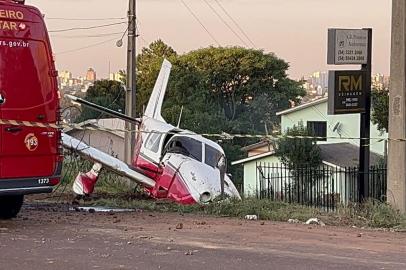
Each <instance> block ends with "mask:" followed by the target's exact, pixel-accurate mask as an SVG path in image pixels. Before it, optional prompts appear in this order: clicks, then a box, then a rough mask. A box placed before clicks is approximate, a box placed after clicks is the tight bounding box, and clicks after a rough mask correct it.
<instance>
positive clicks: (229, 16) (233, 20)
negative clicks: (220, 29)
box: [214, 0, 257, 48]
mask: <svg viewBox="0 0 406 270" xmlns="http://www.w3.org/2000/svg"><path fill="white" fill-rule="evenodd" d="M214 1H216V3H217V5H218V6H219V7H220V8H221V9H222V10H223V12H224V13H225V14H226V15H227V17H228V18H230V20H231V21H232V22H233V23H234V25H235V26H236V27H237V28H238V29H239V30H240V31H241V33H242V34H243V35H244V37H245V38H246V39H247V40H248V41H249V42H250V43H251V44H252V46H253V47H254V48H256V47H257V46H255V43H254V42H253V41H252V39H251V38H250V37H249V36H248V35H247V33H245V31H244V30H243V29H242V27H241V26H240V25H239V24H238V22H237V21H236V20H235V19H234V18H233V17H232V16H231V15H230V13H228V11H227V10H226V9H225V8H224V6H223V5H222V4H221V2H220V1H219V0H214Z"/></svg>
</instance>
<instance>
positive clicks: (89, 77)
mask: <svg viewBox="0 0 406 270" xmlns="http://www.w3.org/2000/svg"><path fill="white" fill-rule="evenodd" d="M86 81H89V82H94V81H96V71H94V69H93V68H89V69H88V70H87V72H86Z"/></svg>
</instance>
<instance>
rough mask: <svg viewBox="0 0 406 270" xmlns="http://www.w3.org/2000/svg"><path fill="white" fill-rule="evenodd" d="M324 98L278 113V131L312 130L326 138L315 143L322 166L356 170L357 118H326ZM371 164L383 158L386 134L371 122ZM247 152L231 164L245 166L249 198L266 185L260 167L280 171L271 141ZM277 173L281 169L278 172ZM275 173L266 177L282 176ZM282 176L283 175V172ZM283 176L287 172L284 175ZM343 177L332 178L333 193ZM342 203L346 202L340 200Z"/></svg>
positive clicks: (358, 124) (331, 116)
mask: <svg viewBox="0 0 406 270" xmlns="http://www.w3.org/2000/svg"><path fill="white" fill-rule="evenodd" d="M327 102H328V99H327V98H321V99H318V100H315V101H312V102H310V103H306V104H303V105H299V106H297V107H294V108H291V109H288V110H284V111H281V112H279V113H277V115H278V116H280V117H281V129H282V132H283V133H285V132H286V131H287V130H288V129H289V128H291V127H293V126H294V125H298V124H299V123H300V122H302V123H303V125H304V126H305V127H307V128H308V129H309V130H312V131H313V135H314V136H316V137H326V139H325V140H320V141H318V144H319V146H320V149H321V158H322V160H323V164H324V165H326V166H329V167H331V168H333V169H334V170H336V171H337V170H339V169H340V168H347V167H357V166H358V159H359V145H360V141H359V139H358V138H359V137H360V116H359V114H347V115H328V114H327ZM371 138H373V139H372V140H371V144H370V149H371V156H370V160H371V165H376V164H378V163H380V162H381V161H382V160H383V159H384V156H385V151H386V150H385V149H386V146H385V144H386V140H385V139H386V138H388V134H387V133H381V132H380V131H379V130H378V129H377V126H376V125H373V124H372V123H371ZM243 150H245V151H246V152H247V158H245V159H242V160H238V161H234V162H233V163H232V165H233V166H243V167H244V195H245V196H250V195H254V194H257V192H258V190H259V188H260V187H261V186H262V188H264V185H268V184H269V183H265V184H264V183H260V179H261V175H259V174H261V173H263V172H260V171H259V170H258V168H259V167H261V166H263V165H265V167H269V164H271V167H279V168H281V167H282V168H283V165H282V164H281V162H280V160H279V158H278V157H277V156H276V155H275V152H274V150H273V147H272V142H270V141H262V142H260V143H257V144H255V145H251V146H248V147H245V148H243ZM277 171H278V173H279V174H280V173H281V171H284V170H283V169H278V170H277ZM275 173H276V172H275V171H273V170H269V171H268V172H267V177H268V178H275V179H276V178H277V177H279V178H280V177H281V176H280V175H273V174H275ZM282 174H283V173H282ZM285 174H286V173H285ZM346 177H347V176H345V175H340V176H339V177H337V176H335V177H334V183H335V185H337V186H336V187H335V190H336V191H337V190H342V189H343V185H341V184H340V183H341V182H340V181H341V180H340V179H337V178H346ZM275 188H276V189H281V188H283V184H278V185H277V187H275ZM341 193H342V194H341V195H340V196H345V193H346V191H344V192H341ZM341 200H345V198H344V197H343V198H342V199H341Z"/></svg>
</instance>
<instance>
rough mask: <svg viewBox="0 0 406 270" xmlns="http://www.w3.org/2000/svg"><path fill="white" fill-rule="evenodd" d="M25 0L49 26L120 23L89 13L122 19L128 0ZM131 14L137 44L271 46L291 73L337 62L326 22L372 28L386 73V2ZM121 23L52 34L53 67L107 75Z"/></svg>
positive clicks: (146, 7) (301, 1) (196, 2)
mask: <svg viewBox="0 0 406 270" xmlns="http://www.w3.org/2000/svg"><path fill="white" fill-rule="evenodd" d="M182 1H183V2H184V3H186V5H187V6H188V7H189V8H190V9H191V10H192V12H193V13H194V14H195V15H196V16H197V17H198V19H199V20H200V21H201V23H202V24H203V26H204V27H205V28H206V29H207V31H208V32H209V33H210V34H209V33H207V32H206V30H205V29H204V28H203V26H202V25H201V24H200V23H199V22H198V21H197V20H196V19H195V18H194V17H193V15H192V14H191V13H190V11H189V10H188V9H187V8H186V6H185V5H184V4H183V3H182ZM216 1H218V2H220V4H221V5H222V6H223V7H224V10H225V11H226V12H227V13H228V14H229V15H230V16H231V17H232V19H233V20H234V21H235V22H236V23H237V24H238V26H239V27H240V28H241V29H242V30H243V31H244V32H245V34H246V36H247V37H248V38H249V39H250V40H251V41H252V43H251V42H250V41H249V40H247V38H246V37H245V36H244V34H243V33H241V31H240V30H239V29H238V28H237V26H236V25H235V24H234V23H233V21H232V20H231V19H230V18H229V17H228V16H227V15H226V13H225V12H224V10H222V9H221V8H220V6H219V5H218V4H217V2H216ZM26 2H27V4H31V5H35V6H37V7H38V8H39V9H40V10H41V11H42V12H43V13H44V14H45V16H46V22H47V26H48V29H49V30H50V31H55V30H57V31H58V30H64V29H69V28H75V27H89V26H97V25H102V24H112V23H120V22H125V20H119V19H118V20H94V21H92V20H89V19H106V18H123V17H125V16H126V14H127V10H128V1H127V0H27V1H26ZM206 2H207V3H208V4H207V3H206ZM210 7H212V8H210ZM213 9H214V10H215V11H213ZM216 13H217V14H219V15H220V17H221V19H220V18H219V16H217V15H216ZM58 18H64V19H65V20H61V19H58ZM137 18H138V21H139V31H140V37H139V38H138V40H137V45H138V50H140V49H141V48H142V47H145V46H147V45H148V44H149V43H150V42H152V41H154V40H157V39H159V38H160V39H162V40H163V41H164V42H166V43H167V44H169V45H170V46H172V47H173V48H174V49H175V50H176V51H177V52H178V53H185V52H188V51H191V50H196V49H199V48H203V47H207V46H210V45H215V46H217V45H218V43H219V44H220V45H221V46H249V47H253V48H256V49H262V50H264V51H265V52H273V53H275V54H276V55H277V56H278V57H280V58H282V59H284V60H286V61H287V62H289V64H290V69H289V71H288V73H289V75H290V76H291V77H292V78H294V79H298V78H300V77H302V76H307V75H310V74H311V73H313V72H315V71H327V70H329V69H339V68H343V67H334V66H328V65H327V60H326V55H327V29H328V28H363V27H371V28H373V30H374V39H373V42H374V43H373V72H374V73H384V74H389V66H390V25H391V1H390V0H355V1H354V0H137ZM66 19H86V20H66ZM223 21H225V22H226V23H224V22H223ZM227 25H229V26H230V28H232V29H233V30H230V29H229V28H228V27H227ZM125 29H126V25H125V24H118V25H113V26H109V27H104V28H96V29H90V30H76V31H66V32H54V33H51V42H52V46H53V50H54V53H55V55H56V63H57V68H58V69H59V70H69V71H71V72H73V74H74V75H75V76H80V75H84V74H85V72H86V70H87V69H88V68H89V67H93V68H94V69H95V70H96V71H97V72H98V77H99V78H103V77H107V76H108V73H109V70H110V71H112V72H113V71H117V70H119V69H125V66H126V48H125V47H126V42H124V45H123V47H121V48H118V47H117V46H116V41H117V40H119V39H120V38H121V36H122V34H120V33H123V32H124V31H125ZM234 32H235V33H237V35H238V36H239V37H240V38H238V37H237V35H236V34H235V33H234ZM114 33H115V34H114ZM95 36H96V37H95ZM240 39H242V40H244V42H243V41H241V40H240ZM215 40H216V41H215ZM124 41H125V38H124ZM217 42H218V43H217ZM344 68H348V67H344ZM350 68H351V69H353V68H357V67H356V66H355V67H354V66H353V67H350Z"/></svg>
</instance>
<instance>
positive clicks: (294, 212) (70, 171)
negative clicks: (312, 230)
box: [58, 156, 406, 230]
mask: <svg viewBox="0 0 406 270" xmlns="http://www.w3.org/2000/svg"><path fill="white" fill-rule="evenodd" d="M92 166H93V163H92V162H89V161H86V160H83V159H81V158H79V157H75V156H68V158H66V159H65V161H64V170H63V179H62V182H61V185H60V187H59V191H58V192H59V193H60V194H62V195H68V196H67V197H66V196H65V199H66V198H68V197H69V196H70V195H69V194H71V193H72V189H71V187H72V184H73V181H74V179H75V177H76V175H77V174H78V172H79V171H81V172H87V171H89V170H90V169H91V167H92ZM142 194H143V192H142V190H141V189H138V187H137V186H136V185H134V184H133V185H131V184H130V183H129V182H128V181H126V180H125V179H124V178H122V177H119V176H117V175H115V174H114V173H112V172H109V171H107V170H106V171H103V172H102V173H101V175H100V178H99V181H98V183H97V185H96V189H95V196H94V198H93V199H92V200H90V201H85V202H84V204H85V205H87V206H104V207H116V208H130V209H142V210H145V211H155V212H178V213H196V214H205V215H212V216H227V217H235V218H244V217H245V216H246V215H257V216H258V218H259V219H260V220H272V221H282V222H286V221H287V220H289V219H297V220H299V221H301V222H305V221H307V220H308V219H310V218H320V219H321V220H322V221H323V222H324V223H326V224H327V225H332V226H357V227H369V228H388V229H398V230H406V215H402V214H400V213H399V212H398V211H397V210H395V209H393V208H392V207H391V206H390V205H389V204H386V203H381V202H378V201H372V200H371V201H367V202H365V203H364V204H362V205H358V204H355V205H351V206H348V207H340V208H338V209H337V211H336V212H332V213H326V212H323V211H320V210H318V209H315V208H309V207H305V206H301V205H294V204H288V203H283V202H275V201H270V200H259V199H256V198H245V199H243V200H241V201H238V200H232V199H230V200H225V201H218V202H214V203H211V204H209V205H205V206H200V205H192V206H184V205H178V204H175V203H171V202H167V201H157V200H152V199H148V198H146V197H145V196H143V195H142Z"/></svg>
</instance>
